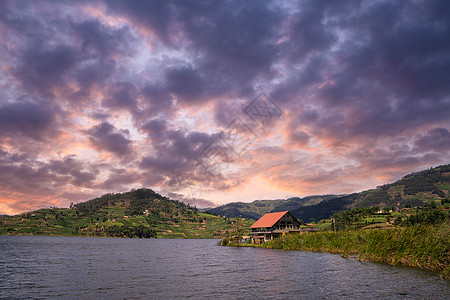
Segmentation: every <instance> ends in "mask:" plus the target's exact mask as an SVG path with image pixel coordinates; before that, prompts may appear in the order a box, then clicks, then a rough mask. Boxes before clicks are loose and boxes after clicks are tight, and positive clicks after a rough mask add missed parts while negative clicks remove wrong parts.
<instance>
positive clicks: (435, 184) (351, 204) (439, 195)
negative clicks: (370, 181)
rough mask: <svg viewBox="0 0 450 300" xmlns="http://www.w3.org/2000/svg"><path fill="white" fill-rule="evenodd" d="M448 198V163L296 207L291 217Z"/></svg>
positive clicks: (312, 218)
mask: <svg viewBox="0 0 450 300" xmlns="http://www.w3.org/2000/svg"><path fill="white" fill-rule="evenodd" d="M447 198H450V164H449V165H442V166H438V167H436V168H431V169H429V170H424V171H421V172H416V173H412V174H408V175H406V176H404V177H403V178H402V179H400V180H398V181H396V182H394V183H390V184H385V185H382V186H379V187H377V188H376V189H371V190H367V191H363V192H360V193H354V194H351V195H348V196H343V197H337V198H334V199H330V200H328V201H326V202H322V203H319V204H317V205H311V206H307V207H300V208H297V209H295V210H293V211H291V212H292V214H293V215H294V216H296V217H297V218H299V219H302V220H303V221H305V222H314V221H318V220H321V219H326V218H329V217H331V216H332V215H333V214H334V213H336V212H339V211H342V210H346V209H351V208H355V207H374V206H379V207H380V208H383V209H385V210H394V211H395V210H399V209H402V208H406V207H417V206H424V205H433V203H435V202H436V201H439V202H442V201H446V200H445V199H447Z"/></svg>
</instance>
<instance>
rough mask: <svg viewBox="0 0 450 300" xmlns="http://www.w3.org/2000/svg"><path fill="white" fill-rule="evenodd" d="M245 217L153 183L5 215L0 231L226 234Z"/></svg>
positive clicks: (161, 235) (107, 234) (170, 235)
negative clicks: (195, 203) (200, 206)
mask: <svg viewBox="0 0 450 300" xmlns="http://www.w3.org/2000/svg"><path fill="white" fill-rule="evenodd" d="M251 223H252V221H251V220H246V219H242V218H241V219H231V218H226V217H218V216H214V215H211V214H206V213H202V212H199V211H198V210H197V209H196V208H193V207H190V206H189V205H186V204H184V203H182V202H179V201H174V200H170V199H168V198H167V197H164V196H161V195H159V194H158V193H155V192H154V191H152V190H150V189H138V190H132V191H130V192H126V193H117V194H106V195H103V196H101V197H99V198H95V199H92V200H89V201H86V202H82V203H78V204H76V205H74V206H72V207H71V208H49V209H40V210H37V211H33V212H29V213H24V214H20V215H15V216H9V217H5V218H3V219H1V220H0V234H23V235H66V236H105V237H139V238H149V237H158V238H223V237H226V236H229V235H232V234H233V231H234V230H235V228H237V227H243V228H245V227H248V226H249V225H250V224H251Z"/></svg>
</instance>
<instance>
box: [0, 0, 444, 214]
mask: <svg viewBox="0 0 450 300" xmlns="http://www.w3.org/2000/svg"><path fill="white" fill-rule="evenodd" d="M281 3H282V4H281ZM281 3H279V2H278V1H274V2H270V1H207V2H202V1H161V2H159V1H0V42H1V45H2V46H1V47H0V57H1V58H0V62H1V68H0V190H1V195H0V214H17V213H21V212H25V211H30V210H34V209H38V208H43V207H49V206H58V207H68V206H69V204H70V203H71V202H75V203H76V202H80V201H86V200H89V199H91V198H93V197H97V196H100V195H102V194H105V193H111V192H125V191H129V190H131V189H132V188H140V187H148V188H151V189H153V190H155V191H157V192H159V193H161V194H162V195H165V196H168V197H170V198H172V199H177V200H182V201H185V202H189V203H190V204H193V205H196V206H197V207H213V206H217V205H221V204H225V203H228V202H234V201H243V202H250V201H253V200H256V199H276V198H286V197H292V196H300V197H302V196H307V195H313V194H329V193H333V194H342V193H352V192H358V191H361V190H364V189H369V188H374V187H376V186H377V185H380V184H384V183H388V182H392V181H394V180H397V179H399V178H400V177H401V176H403V175H405V174H407V173H410V172H413V171H417V170H421V169H426V168H429V167H431V166H437V165H441V164H448V163H449V162H450V151H449V149H450V117H449V116H450V38H449V37H450V18H449V16H448V11H450V7H449V4H448V3H449V2H448V1H441V2H439V1H398V2H395V1H284V2H281ZM439 3H441V4H439ZM440 5H442V7H439V6H440Z"/></svg>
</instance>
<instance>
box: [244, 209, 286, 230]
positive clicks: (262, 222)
mask: <svg viewBox="0 0 450 300" xmlns="http://www.w3.org/2000/svg"><path fill="white" fill-rule="evenodd" d="M287 212H288V211H287V210H286V211H281V212H275V213H268V214H265V215H264V216H262V217H261V218H260V219H259V220H258V221H256V222H255V223H253V225H252V226H250V228H262V227H272V226H273V225H275V223H276V222H278V220H279V219H281V217H282V216H284V215H285V214H286V213H287Z"/></svg>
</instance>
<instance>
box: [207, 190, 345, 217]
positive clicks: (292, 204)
mask: <svg viewBox="0 0 450 300" xmlns="http://www.w3.org/2000/svg"><path fill="white" fill-rule="evenodd" d="M338 196H342V195H314V196H307V197H304V198H299V197H291V198H288V199H278V200H255V201H253V202H250V203H244V202H232V203H228V204H225V205H222V206H219V207H216V208H213V209H210V210H209V212H210V213H213V214H217V215H221V216H226V217H232V218H238V217H242V218H249V219H253V220H257V219H259V218H260V217H262V216H263V215H264V214H266V213H270V212H277V211H285V210H289V211H292V210H295V209H297V208H299V207H303V206H310V205H315V204H318V203H321V202H327V201H328V200H330V199H333V198H336V197H338Z"/></svg>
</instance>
